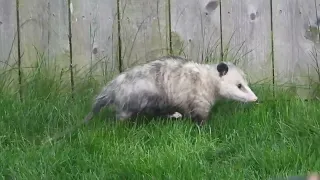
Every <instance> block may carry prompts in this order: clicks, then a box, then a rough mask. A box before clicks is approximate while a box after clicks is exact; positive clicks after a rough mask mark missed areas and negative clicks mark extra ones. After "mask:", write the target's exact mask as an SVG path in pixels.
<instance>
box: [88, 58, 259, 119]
mask: <svg viewBox="0 0 320 180" xmlns="http://www.w3.org/2000/svg"><path fill="white" fill-rule="evenodd" d="M225 65H227V69H226V71H225V72H218V70H217V66H218V64H212V65H208V64H199V63H196V62H192V61H188V60H187V59H183V58H181V57H175V56H164V57H161V58H159V59H156V60H153V61H150V62H148V63H145V64H143V65H139V66H135V67H133V68H131V69H128V70H127V71H125V72H123V73H121V74H120V75H119V76H117V77H116V78H115V79H113V80H112V81H111V82H109V83H108V85H107V86H105V87H104V88H103V90H102V91H101V92H100V94H99V95H98V96H97V97H96V99H95V102H94V103H93V106H92V111H91V112H90V113H89V114H88V115H87V117H86V118H85V122H88V121H89V120H90V119H91V118H92V117H93V116H94V115H95V114H97V113H99V111H100V110H101V108H103V107H105V106H108V105H114V106H115V107H116V111H117V115H116V116H117V119H127V118H130V117H132V116H135V115H137V114H139V113H146V114H151V115H156V116H166V115H170V114H173V113H175V112H179V113H181V114H182V115H185V116H188V117H191V118H192V119H193V120H194V121H196V122H198V123H200V124H202V123H203V122H205V121H207V119H208V115H209V111H210V109H211V106H212V105H213V104H214V103H215V101H216V100H217V99H219V98H220V97H225V98H229V99H235V100H240V101H247V100H246V99H244V98H243V97H242V99H239V98H238V97H237V98H234V97H233V96H234V95H233V91H239V90H236V89H232V88H234V87H236V84H235V83H238V82H239V83H242V84H243V85H244V86H243V87H244V88H246V87H247V88H248V86H247V82H246V80H245V79H244V78H245V77H244V76H245V74H244V73H243V72H242V71H241V70H240V69H238V68H237V67H236V66H234V65H233V64H232V63H225ZM222 67H224V66H222ZM221 73H223V76H222V77H220V76H219V74H221ZM223 78H225V80H224V81H223V83H222V79H223ZM228 83H229V84H228ZM230 83H231V84H230ZM229 86H232V88H231V87H229ZM222 87H226V91H223V90H222V89H221V88H222ZM228 88H229V89H228ZM243 91H245V92H246V93H247V94H248V93H249V95H251V96H250V98H252V97H253V96H255V95H254V94H253V93H252V91H251V90H250V89H249V90H248V91H247V89H244V90H243ZM221 92H223V93H221ZM250 93H251V94H250ZM252 94H253V96H252ZM244 95H246V94H244ZM244 95H243V94H241V96H244ZM248 97H249V96H248Z"/></svg>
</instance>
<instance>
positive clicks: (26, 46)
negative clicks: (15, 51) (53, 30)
mask: <svg viewBox="0 0 320 180" xmlns="http://www.w3.org/2000/svg"><path fill="white" fill-rule="evenodd" d="M47 5H48V0H45V1H41V2H39V1H38V0H30V1H29V0H28V1H20V6H19V11H20V31H21V55H22V62H21V67H22V68H23V71H24V72H27V71H28V72H30V71H33V70H34V69H33V68H35V65H36V64H35V63H36V62H37V61H41V60H43V59H42V58H43V56H44V53H45V52H46V49H47V48H48V26H47V24H48V23H47V22H48V13H47Z"/></svg>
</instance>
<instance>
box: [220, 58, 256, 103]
mask: <svg viewBox="0 0 320 180" xmlns="http://www.w3.org/2000/svg"><path fill="white" fill-rule="evenodd" d="M216 70H217V71H218V76H219V82H220V83H219V84H220V85H219V94H220V96H222V97H224V98H227V99H232V100H236V101H240V102H254V101H257V100H258V97H257V96H256V95H255V93H254V92H253V91H252V90H251V88H250V87H249V85H248V82H247V80H246V75H245V74H244V72H243V71H242V70H241V69H239V68H238V67H236V66H235V65H234V64H232V63H230V62H221V63H219V64H217V65H216Z"/></svg>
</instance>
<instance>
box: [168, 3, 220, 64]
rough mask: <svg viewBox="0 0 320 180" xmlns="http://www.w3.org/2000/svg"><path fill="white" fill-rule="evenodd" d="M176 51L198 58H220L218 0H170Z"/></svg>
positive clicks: (173, 43) (176, 53) (172, 32)
mask: <svg viewBox="0 0 320 180" xmlns="http://www.w3.org/2000/svg"><path fill="white" fill-rule="evenodd" d="M171 17H172V18H171V35H172V46H173V52H174V54H175V55H181V56H185V57H187V58H190V59H193V60H195V61H198V62H203V61H213V60H220V59H219V57H220V53H221V46H220V44H221V38H220V36H221V33H220V5H219V0H171Z"/></svg>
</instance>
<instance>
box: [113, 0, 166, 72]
mask: <svg viewBox="0 0 320 180" xmlns="http://www.w3.org/2000/svg"><path fill="white" fill-rule="evenodd" d="M119 9H120V21H121V24H120V25H121V39H122V43H121V55H122V56H121V59H122V61H123V69H126V68H128V67H131V66H134V65H136V64H140V63H143V62H146V61H149V60H151V59H153V58H156V57H158V56H161V55H165V54H167V49H168V39H167V37H168V36H167V30H168V26H167V24H168V22H167V19H166V14H167V13H168V8H167V3H166V1H164V0H153V1H150V0H139V1H136V0H120V8H119Z"/></svg>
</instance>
